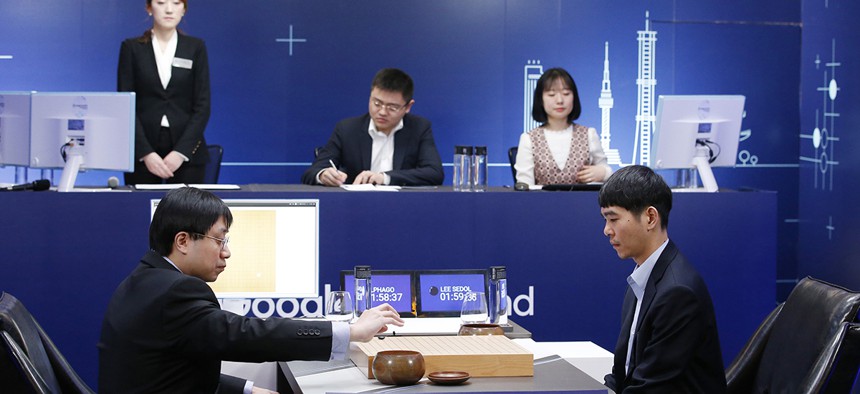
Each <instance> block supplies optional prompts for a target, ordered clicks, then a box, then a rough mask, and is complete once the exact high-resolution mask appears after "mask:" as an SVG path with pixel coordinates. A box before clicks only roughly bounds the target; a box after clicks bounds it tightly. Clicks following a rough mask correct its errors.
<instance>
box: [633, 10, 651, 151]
mask: <svg viewBox="0 0 860 394" xmlns="http://www.w3.org/2000/svg"><path fill="white" fill-rule="evenodd" d="M637 33H638V34H639V37H638V38H637V41H639V76H638V78H636V85H637V87H638V91H639V94H638V98H637V101H638V102H637V109H636V143H635V145H634V147H633V161H632V163H634V164H635V163H637V161H636V146H638V147H639V161H638V163H639V164H641V165H644V166H647V165H650V164H651V129H652V128H653V125H654V85H657V80H656V79H654V62H655V60H656V55H655V54H654V51H655V50H656V49H657V46H656V45H655V43H656V42H657V32H656V31H652V30H651V23H650V21H649V19H648V11H645V30H639V31H638V32H637Z"/></svg>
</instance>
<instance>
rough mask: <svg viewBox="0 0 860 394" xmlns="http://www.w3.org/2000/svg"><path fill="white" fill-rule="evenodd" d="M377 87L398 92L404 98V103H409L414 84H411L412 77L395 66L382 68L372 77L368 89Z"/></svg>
mask: <svg viewBox="0 0 860 394" xmlns="http://www.w3.org/2000/svg"><path fill="white" fill-rule="evenodd" d="M373 88H379V89H382V90H387V91H389V92H399V93H400V94H402V95H403V99H404V100H406V104H405V105H409V102H410V101H412V94H413V93H414V91H415V86H414V85H413V84H412V77H410V76H409V74H407V73H405V72H403V70H400V69H396V68H383V69H382V70H379V72H377V73H376V76H374V77H373V83H372V84H370V90H373Z"/></svg>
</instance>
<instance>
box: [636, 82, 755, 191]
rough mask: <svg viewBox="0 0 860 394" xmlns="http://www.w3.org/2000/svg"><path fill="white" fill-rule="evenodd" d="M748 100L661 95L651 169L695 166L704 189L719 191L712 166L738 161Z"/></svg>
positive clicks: (737, 96) (655, 126) (709, 96)
mask: <svg viewBox="0 0 860 394" xmlns="http://www.w3.org/2000/svg"><path fill="white" fill-rule="evenodd" d="M744 100H745V97H744V96H740V95H705V96H660V97H659V100H658V101H657V117H656V120H655V122H654V138H653V145H652V150H651V168H653V169H655V170H662V169H688V168H695V169H697V170H698V172H699V176H700V177H701V178H702V186H704V189H705V190H706V191H708V192H716V191H717V189H718V187H717V181H716V179H714V174H713V172H712V171H711V167H718V166H719V167H733V166H734V165H735V163H736V160H737V155H738V142H739V139H740V130H741V119H742V118H743V112H744ZM693 186H695V185H693Z"/></svg>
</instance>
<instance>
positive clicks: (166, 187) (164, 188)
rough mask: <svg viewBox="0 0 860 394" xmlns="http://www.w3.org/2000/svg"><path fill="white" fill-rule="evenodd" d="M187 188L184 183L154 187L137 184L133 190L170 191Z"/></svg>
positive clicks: (158, 184) (159, 184)
mask: <svg viewBox="0 0 860 394" xmlns="http://www.w3.org/2000/svg"><path fill="white" fill-rule="evenodd" d="M185 186H188V185H186V184H184V183H157V184H154V185H147V184H137V185H134V188H135V189H137V190H170V189H179V188H180V187H185Z"/></svg>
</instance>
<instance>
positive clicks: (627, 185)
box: [597, 165, 672, 230]
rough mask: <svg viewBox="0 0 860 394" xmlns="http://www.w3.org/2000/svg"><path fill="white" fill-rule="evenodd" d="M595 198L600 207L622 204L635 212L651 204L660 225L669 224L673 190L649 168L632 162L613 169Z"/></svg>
mask: <svg viewBox="0 0 860 394" xmlns="http://www.w3.org/2000/svg"><path fill="white" fill-rule="evenodd" d="M597 201H598V203H599V204H600V207H601V208H607V207H611V206H615V207H621V208H624V209H626V210H628V211H630V212H631V213H633V214H634V215H639V214H641V213H642V212H643V211H644V210H645V209H647V208H648V207H654V208H656V209H657V213H659V214H660V227H661V228H663V229H664V230H665V229H666V228H667V227H668V226H669V211H671V210H672V189H669V186H668V185H666V182H665V181H664V180H663V177H661V176H660V175H657V173H655V172H654V171H653V170H651V169H650V168H648V167H645V166H638V165H633V166H627V167H624V168H622V169H620V170H618V171H616V172H615V173H614V174H612V176H611V177H609V180H607V181H606V183H604V184H603V187H601V188H600V193H599V194H598V196H597Z"/></svg>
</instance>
